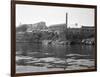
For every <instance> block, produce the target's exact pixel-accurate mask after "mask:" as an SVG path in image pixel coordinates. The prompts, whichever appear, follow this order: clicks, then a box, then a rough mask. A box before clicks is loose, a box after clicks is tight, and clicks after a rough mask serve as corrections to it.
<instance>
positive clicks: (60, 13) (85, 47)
mask: <svg viewBox="0 0 100 77" xmlns="http://www.w3.org/2000/svg"><path fill="white" fill-rule="evenodd" d="M15 16H16V19H15V20H16V21H15V22H16V23H15V27H16V56H15V57H16V63H15V64H16V73H30V72H33V73H35V72H51V71H71V70H85V69H95V66H96V65H95V52H96V51H95V45H96V41H95V40H96V39H95V33H96V31H95V30H96V29H95V28H96V27H95V9H94V8H84V7H82V8H80V7H60V6H46V5H27V4H16V15H15Z"/></svg>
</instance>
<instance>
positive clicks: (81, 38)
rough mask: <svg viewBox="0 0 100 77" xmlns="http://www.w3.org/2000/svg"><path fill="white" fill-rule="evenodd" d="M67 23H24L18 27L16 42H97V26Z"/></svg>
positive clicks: (64, 43) (67, 43)
mask: <svg viewBox="0 0 100 77" xmlns="http://www.w3.org/2000/svg"><path fill="white" fill-rule="evenodd" d="M66 26H67V25H66V24H57V25H52V26H49V27H47V26H46V23H45V22H39V23H36V24H22V25H20V26H19V27H17V28H16V42H24V43H25V42H26V43H27V42H28V43H29V42H30V43H41V44H44V45H73V44H84V45H94V44H95V38H94V34H95V28H94V27H88V26H82V27H81V28H66Z"/></svg>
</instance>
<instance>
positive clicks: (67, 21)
mask: <svg viewBox="0 0 100 77" xmlns="http://www.w3.org/2000/svg"><path fill="white" fill-rule="evenodd" d="M67 25H68V13H66V28H67Z"/></svg>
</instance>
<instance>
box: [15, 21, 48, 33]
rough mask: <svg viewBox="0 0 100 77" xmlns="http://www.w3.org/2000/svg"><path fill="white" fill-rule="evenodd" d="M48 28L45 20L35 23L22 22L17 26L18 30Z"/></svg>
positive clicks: (27, 30)
mask: <svg viewBox="0 0 100 77" xmlns="http://www.w3.org/2000/svg"><path fill="white" fill-rule="evenodd" d="M41 29H47V26H46V23H45V22H38V23H35V24H22V25H20V26H19V27H16V32H29V31H30V32H32V31H33V30H41Z"/></svg>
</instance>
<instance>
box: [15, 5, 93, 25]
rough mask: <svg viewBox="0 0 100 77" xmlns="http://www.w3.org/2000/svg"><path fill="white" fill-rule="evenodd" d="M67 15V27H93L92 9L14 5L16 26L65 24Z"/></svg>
mask: <svg viewBox="0 0 100 77" xmlns="http://www.w3.org/2000/svg"><path fill="white" fill-rule="evenodd" d="M66 13H68V26H70V27H75V25H74V24H75V23H78V26H77V27H81V25H85V26H94V9H90V8H89V9H88V8H72V7H54V6H40V5H22V4H17V5H16V26H19V24H34V23H37V22H41V21H44V22H46V25H47V26H50V25H53V24H62V23H66Z"/></svg>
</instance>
